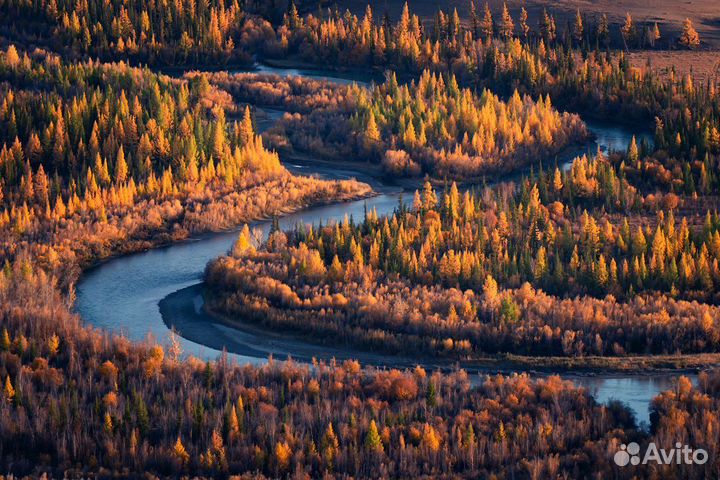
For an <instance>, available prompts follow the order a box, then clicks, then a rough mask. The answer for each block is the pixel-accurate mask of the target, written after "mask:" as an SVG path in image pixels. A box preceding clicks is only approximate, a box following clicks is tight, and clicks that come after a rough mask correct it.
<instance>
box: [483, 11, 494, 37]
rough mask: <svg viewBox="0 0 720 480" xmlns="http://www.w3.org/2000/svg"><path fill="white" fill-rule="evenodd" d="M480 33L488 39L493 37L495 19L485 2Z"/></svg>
mask: <svg viewBox="0 0 720 480" xmlns="http://www.w3.org/2000/svg"><path fill="white" fill-rule="evenodd" d="M480 33H481V34H482V35H483V36H484V37H485V38H486V39H487V38H492V36H493V18H492V12H491V11H490V6H489V5H488V4H487V2H485V13H484V14H483V19H482V21H481V22H480Z"/></svg>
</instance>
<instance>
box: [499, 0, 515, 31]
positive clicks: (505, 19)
mask: <svg viewBox="0 0 720 480" xmlns="http://www.w3.org/2000/svg"><path fill="white" fill-rule="evenodd" d="M498 29H499V33H500V37H501V38H503V39H505V40H508V39H510V38H512V36H513V33H514V30H515V24H514V23H513V19H512V17H511V16H510V12H509V11H508V8H507V3H503V9H502V16H501V17H500V25H499V26H498Z"/></svg>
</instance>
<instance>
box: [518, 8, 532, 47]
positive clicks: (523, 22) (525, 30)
mask: <svg viewBox="0 0 720 480" xmlns="http://www.w3.org/2000/svg"><path fill="white" fill-rule="evenodd" d="M527 22H528V13H527V10H525V7H521V8H520V32H521V33H522V36H523V39H525V40H526V41H527V40H528V36H529V34H530V26H529V25H528V23H527Z"/></svg>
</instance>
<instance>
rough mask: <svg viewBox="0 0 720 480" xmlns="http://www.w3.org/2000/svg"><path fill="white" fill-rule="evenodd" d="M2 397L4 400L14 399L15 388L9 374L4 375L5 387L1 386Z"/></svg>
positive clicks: (10, 400)
mask: <svg viewBox="0 0 720 480" xmlns="http://www.w3.org/2000/svg"><path fill="white" fill-rule="evenodd" d="M3 398H4V399H5V401H6V402H12V401H13V400H14V399H15V389H14V388H13V386H12V382H10V375H6V376H5V387H4V388H3Z"/></svg>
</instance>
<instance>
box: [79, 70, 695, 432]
mask: <svg viewBox="0 0 720 480" xmlns="http://www.w3.org/2000/svg"><path fill="white" fill-rule="evenodd" d="M260 70H261V71H266V72H269V73H279V74H285V75H296V74H306V75H309V76H312V77H313V78H321V79H324V80H330V81H339V82H340V81H342V82H347V81H348V79H347V78H337V77H333V76H332V75H331V74H329V73H327V72H312V73H309V74H308V73H307V72H304V71H299V70H280V69H277V68H268V67H266V68H264V69H263V68H261V69H260ZM274 117H275V118H277V117H278V114H277V113H275V114H274ZM588 125H589V127H590V129H591V130H592V131H593V133H594V134H595V136H596V142H597V143H595V144H592V143H591V144H589V145H588V150H590V151H592V150H594V149H596V148H597V146H600V148H602V149H605V150H607V149H615V150H624V149H625V148H627V145H628V143H629V141H630V138H631V137H632V135H634V134H635V135H637V136H638V141H640V139H641V138H646V139H648V140H650V135H649V134H647V133H644V132H633V131H631V130H629V129H627V128H625V127H620V126H613V125H606V124H599V123H594V122H588ZM286 166H287V167H288V168H289V169H291V170H292V171H293V172H294V173H307V174H320V175H321V176H323V177H326V178H348V177H351V176H356V177H359V178H360V179H361V180H363V181H368V179H367V178H365V177H366V176H365V175H363V174H362V172H353V171H348V170H345V171H339V170H329V169H328V168H327V166H324V167H313V165H312V164H309V165H308V164H305V165H292V164H289V165H286ZM373 186H374V187H376V189H377V190H378V191H381V192H383V193H382V194H380V195H378V196H376V197H374V198H371V199H368V200H365V201H356V202H347V203H342V204H336V205H330V206H323V207H317V208H312V209H307V210H303V211H301V212H298V213H295V214H292V215H288V216H286V217H283V218H282V219H281V220H280V224H281V226H282V227H283V228H292V227H293V226H295V225H297V224H298V223H305V224H318V223H319V222H323V223H326V222H328V221H331V220H337V221H339V220H342V219H343V218H344V217H345V216H346V215H348V216H349V215H352V216H353V217H354V218H355V219H358V220H360V219H362V217H363V212H364V210H365V208H368V209H373V208H374V209H376V210H377V212H378V213H379V214H380V215H382V214H386V213H391V212H392V211H393V209H394V208H395V207H396V206H397V205H398V201H399V197H400V195H402V192H401V189H400V188H397V187H389V186H386V185H382V184H378V183H377V181H375V184H374V185H373ZM377 187H380V188H377ZM405 196H406V198H407V199H408V200H409V199H411V198H412V197H411V194H410V193H409V192H405ZM269 226H270V222H268V221H263V222H256V223H255V224H254V227H255V228H258V229H259V230H261V231H263V232H264V234H267V231H268V229H269ZM236 238H237V232H236V231H231V232H225V233H217V234H209V235H205V236H202V237H199V238H196V239H192V240H189V241H186V242H182V243H178V244H174V245H171V246H167V247H163V248H157V249H153V250H149V251H146V252H141V253H136V254H132V255H127V256H123V257H119V258H114V259H111V260H109V261H107V262H104V263H102V264H100V265H99V266H97V267H95V268H92V269H90V270H88V271H87V272H85V273H84V275H83V276H82V278H81V280H80V282H79V283H78V285H77V300H76V303H75V308H76V311H77V312H78V313H79V314H80V315H81V316H82V318H83V320H84V321H85V322H86V323H88V324H90V325H93V326H95V327H98V328H101V329H103V330H107V331H110V332H113V333H120V334H123V335H125V336H127V337H128V338H129V339H131V340H137V341H140V340H144V339H147V338H148V337H151V338H153V339H155V340H156V341H159V342H161V343H164V342H166V341H167V339H168V335H169V328H168V325H172V326H175V327H176V328H177V329H178V331H179V332H180V333H181V334H183V335H185V336H187V337H188V338H193V339H194V340H197V341H191V340H187V339H185V338H181V344H182V348H183V350H184V352H185V353H187V354H190V355H194V356H197V357H200V358H204V359H214V358H217V356H218V355H220V353H221V352H222V350H223V348H225V349H226V350H227V352H228V354H229V357H230V358H231V359H234V360H236V361H238V362H240V363H254V364H259V363H263V362H266V361H267V358H268V355H269V354H273V355H274V356H275V357H276V358H278V359H284V358H286V356H287V355H288V354H291V355H292V356H293V358H297V359H300V360H304V359H309V358H310V357H313V356H315V357H318V358H324V359H329V358H332V357H335V358H358V359H359V360H360V361H361V362H362V363H365V364H374V365H377V366H381V367H394V366H397V367H404V366H411V365H412V364H414V362H413V361H412V360H409V359H403V358H397V357H393V356H387V355H385V356H383V355H374V354H369V353H363V352H355V351H352V350H347V349H343V348H341V347H338V346H335V347H333V346H322V347H319V346H316V345H308V344H305V343H303V342H302V341H297V342H295V341H286V340H282V339H278V338H276V337H273V336H272V335H263V334H261V333H259V332H252V331H250V332H242V331H239V330H233V329H230V328H228V327H225V326H222V325H219V324H217V323H216V322H214V321H213V320H212V319H211V318H209V317H207V316H206V315H205V314H204V312H203V310H202V308H201V302H202V300H201V297H200V291H201V282H202V275H203V271H204V269H205V265H206V264H207V263H208V262H209V261H210V260H212V259H213V258H215V257H217V256H219V255H222V254H224V253H226V252H227V251H228V250H229V248H230V247H231V245H232V243H233V242H234V241H235V239H236ZM161 303H162V310H163V313H164V315H165V318H163V314H161V308H160V304H161ZM426 365H427V366H428V367H430V368H432V367H433V366H434V365H433V364H432V363H429V364H426ZM471 373H472V374H473V378H474V381H475V382H477V381H479V380H480V378H481V377H480V376H479V375H483V374H484V373H485V372H471ZM474 373H477V374H478V376H475V375H474ZM642 373H643V372H637V373H636V374H622V375H597V376H579V375H574V374H562V376H563V377H564V378H568V379H572V380H574V381H575V382H577V383H579V384H581V385H583V386H585V387H586V388H588V389H589V390H590V391H591V392H593V393H594V395H595V397H596V399H597V400H598V401H600V402H607V401H609V400H611V399H617V400H620V401H622V402H624V403H626V404H627V405H628V406H629V407H630V408H631V409H632V410H633V411H634V412H635V414H636V417H637V419H638V420H639V421H641V422H647V421H648V419H649V404H650V401H651V399H652V398H653V397H654V396H656V395H657V394H658V393H659V392H660V391H662V390H666V389H668V388H670V387H671V386H672V384H673V382H674V381H675V379H676V377H677V375H676V374H652V375H643V374H642ZM689 376H690V377H691V379H692V380H693V381H696V375H689Z"/></svg>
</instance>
